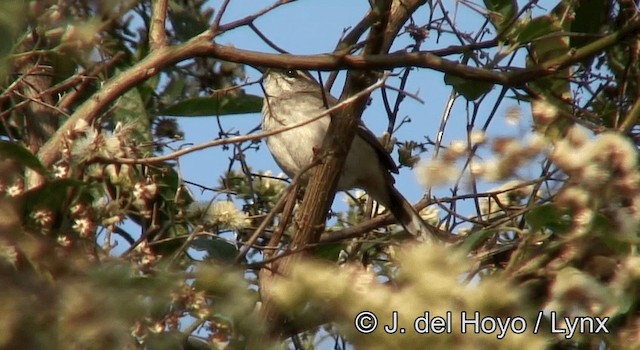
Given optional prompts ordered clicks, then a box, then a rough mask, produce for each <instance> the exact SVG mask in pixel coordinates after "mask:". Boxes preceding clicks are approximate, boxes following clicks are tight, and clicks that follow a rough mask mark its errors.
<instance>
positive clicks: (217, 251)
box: [191, 237, 238, 263]
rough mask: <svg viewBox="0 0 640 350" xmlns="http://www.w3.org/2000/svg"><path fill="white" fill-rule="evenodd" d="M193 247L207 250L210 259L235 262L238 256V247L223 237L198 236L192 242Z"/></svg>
mask: <svg viewBox="0 0 640 350" xmlns="http://www.w3.org/2000/svg"><path fill="white" fill-rule="evenodd" d="M191 248H193V249H195V250H200V251H206V252H207V257H208V258H209V259H213V260H216V261H221V262H227V263H233V262H234V261H235V258H236V256H238V248H236V246H235V245H233V244H231V243H229V242H227V241H224V240H222V239H216V238H204V237H198V238H196V239H194V240H193V242H191Z"/></svg>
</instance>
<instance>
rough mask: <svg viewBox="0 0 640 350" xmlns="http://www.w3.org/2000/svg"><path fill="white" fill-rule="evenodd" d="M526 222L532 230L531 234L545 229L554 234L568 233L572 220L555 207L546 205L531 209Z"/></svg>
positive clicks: (526, 216)
mask: <svg viewBox="0 0 640 350" xmlns="http://www.w3.org/2000/svg"><path fill="white" fill-rule="evenodd" d="M525 220H526V221H527V224H529V226H530V228H531V232H537V231H540V230H542V229H544V228H547V229H550V230H552V231H553V232H554V233H562V232H566V231H567V230H568V229H569V228H570V227H571V219H570V218H569V216H568V215H565V214H563V213H561V212H560V211H559V210H558V208H557V207H556V206H555V205H552V204H545V205H541V206H539V207H537V208H533V209H531V210H530V211H529V212H528V213H527V214H526V215H525Z"/></svg>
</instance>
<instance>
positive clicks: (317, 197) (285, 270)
mask: <svg viewBox="0 0 640 350" xmlns="http://www.w3.org/2000/svg"><path fill="white" fill-rule="evenodd" d="M424 2H425V1H424V0H414V1H400V0H396V1H393V0H382V1H377V2H376V3H375V4H374V7H373V9H372V12H373V13H374V17H375V18H376V20H375V22H374V23H373V25H372V26H371V31H370V32H369V37H368V39H367V43H366V46H365V48H364V51H363V57H367V56H368V55H376V54H384V53H385V52H387V51H388V50H389V47H390V46H391V43H392V42H393V39H394V38H395V35H396V34H397V33H398V31H399V30H400V28H401V26H402V25H403V24H404V23H405V22H406V21H407V19H408V18H409V16H410V15H411V13H413V11H415V10H416V9H417V8H418V7H420V6H421V5H422V4H424ZM400 3H401V5H399V4H400ZM393 16H397V17H393ZM372 76H373V74H371V73H370V72H363V71H350V72H349V74H348V76H347V82H346V85H345V88H344V90H343V93H342V98H343V99H344V98H348V97H349V96H354V95H356V94H358V93H359V92H361V91H363V90H365V89H366V88H367V86H368V85H369V84H370V81H371V78H372ZM368 96H369V93H367V94H363V96H362V97H360V98H358V99H356V100H355V101H353V103H351V104H349V105H348V106H347V107H346V109H345V110H344V111H343V113H340V114H336V115H332V119H331V123H330V124H329V129H328V130H327V134H326V136H325V138H324V142H323V145H322V149H321V150H320V152H319V159H321V161H322V163H321V165H319V166H318V167H316V168H315V169H313V170H312V176H311V179H310V181H309V185H308V187H307V190H306V192H305V196H304V198H303V200H302V204H301V205H300V208H299V210H298V216H297V218H296V220H294V225H295V226H294V228H295V231H296V233H295V235H294V236H293V240H292V242H291V244H290V246H289V249H290V250H292V251H295V252H296V253H293V254H290V255H287V256H285V257H283V258H282V259H281V260H280V261H277V262H274V263H273V264H271V266H269V267H268V268H265V269H262V270H261V272H260V286H261V295H262V298H263V304H262V309H261V315H262V318H263V319H264V321H265V323H264V324H266V325H268V326H269V328H270V329H269V332H268V336H270V337H271V338H272V339H279V338H282V337H283V336H285V335H286V334H285V332H286V331H290V330H288V329H286V327H285V325H286V320H285V318H284V316H283V315H282V314H281V312H280V311H279V310H278V308H277V306H276V305H275V304H274V303H273V301H272V300H271V298H270V297H269V285H270V284H271V283H273V281H274V280H275V279H277V278H282V277H281V276H284V278H286V276H288V275H289V273H290V272H291V270H292V267H293V266H294V265H295V264H296V262H298V261H300V259H301V258H302V256H303V253H304V252H305V247H307V246H309V245H312V244H315V243H317V242H318V241H319V239H320V235H321V233H322V228H324V226H325V220H326V217H327V212H328V210H329V208H330V207H331V203H332V202H333V198H334V195H335V189H336V186H337V184H338V180H339V178H340V174H341V172H342V171H341V170H342V168H343V166H344V162H345V159H346V155H347V153H348V152H349V149H350V148H351V143H352V141H353V138H354V136H355V128H356V126H357V124H358V121H359V120H360V116H361V115H362V112H363V111H364V108H365V105H366V102H367V99H368Z"/></svg>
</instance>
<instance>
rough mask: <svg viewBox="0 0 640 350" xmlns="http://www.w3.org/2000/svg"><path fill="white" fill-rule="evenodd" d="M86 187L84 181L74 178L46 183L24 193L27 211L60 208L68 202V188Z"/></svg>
mask: <svg viewBox="0 0 640 350" xmlns="http://www.w3.org/2000/svg"><path fill="white" fill-rule="evenodd" d="M84 187H86V184H85V183H84V182H82V181H78V180H72V179H59V180H54V181H51V182H47V183H45V184H44V185H43V186H40V187H37V188H34V189H32V190H29V191H27V192H25V193H23V194H22V197H23V198H24V199H25V203H26V209H27V212H30V211H32V210H33V209H34V208H41V207H46V208H52V209H55V210H60V209H61V208H63V206H64V204H65V203H68V190H69V189H81V188H84Z"/></svg>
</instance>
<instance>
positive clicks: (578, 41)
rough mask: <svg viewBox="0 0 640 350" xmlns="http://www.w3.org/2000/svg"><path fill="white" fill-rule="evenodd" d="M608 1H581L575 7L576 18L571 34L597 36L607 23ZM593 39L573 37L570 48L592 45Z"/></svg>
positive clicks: (570, 40)
mask: <svg viewBox="0 0 640 350" xmlns="http://www.w3.org/2000/svg"><path fill="white" fill-rule="evenodd" d="M608 7H609V2H608V1H597V0H596V1H594V0H581V1H578V2H577V4H576V6H575V17H574V19H573V22H572V23H571V32H574V33H585V34H597V33H599V32H600V30H601V29H602V28H603V27H604V26H605V25H606V23H607V14H608V13H609V9H608ZM592 40H593V39H592V38H589V37H587V38H585V37H580V36H572V37H570V38H569V46H571V47H572V48H577V47H580V46H583V45H586V44H588V43H590V42H591V41H592Z"/></svg>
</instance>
